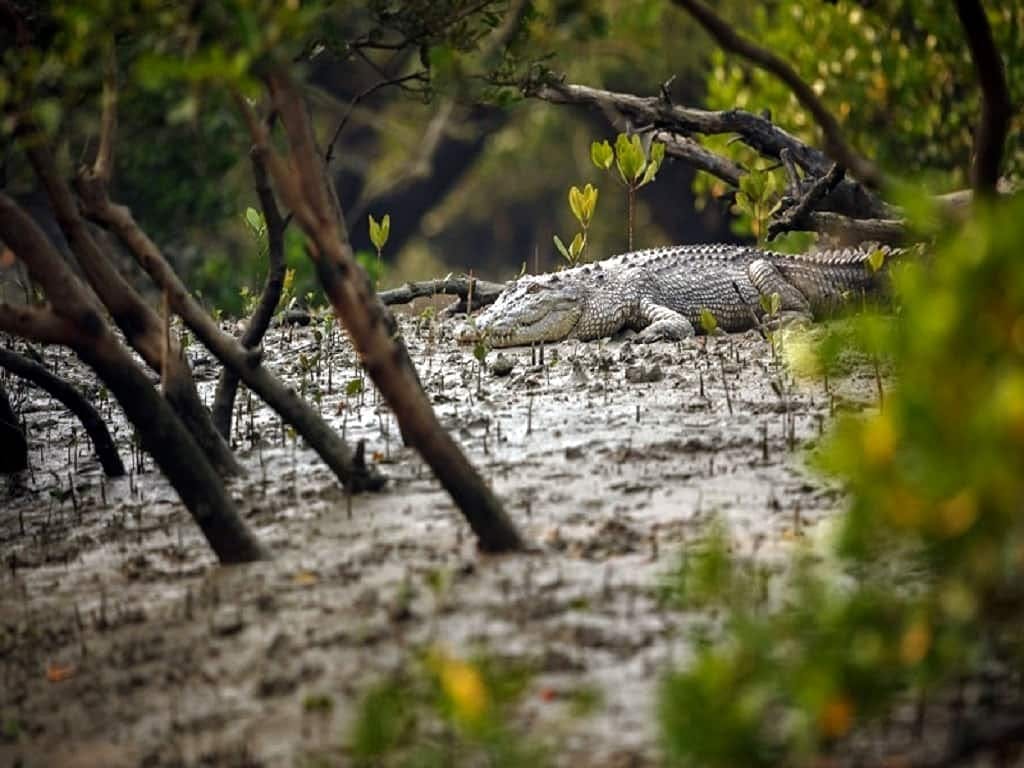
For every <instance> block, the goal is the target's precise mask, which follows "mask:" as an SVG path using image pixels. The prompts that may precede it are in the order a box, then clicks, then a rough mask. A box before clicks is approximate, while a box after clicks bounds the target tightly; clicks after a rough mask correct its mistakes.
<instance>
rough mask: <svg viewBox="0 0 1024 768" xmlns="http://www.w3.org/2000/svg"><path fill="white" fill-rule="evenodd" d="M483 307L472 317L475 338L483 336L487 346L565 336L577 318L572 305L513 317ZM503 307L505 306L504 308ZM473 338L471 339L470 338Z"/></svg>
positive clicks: (506, 345) (576, 308)
mask: <svg viewBox="0 0 1024 768" xmlns="http://www.w3.org/2000/svg"><path fill="white" fill-rule="evenodd" d="M490 309H492V307H488V308H487V309H486V310H484V311H483V312H482V313H481V314H480V316H479V317H478V318H477V321H476V329H477V330H476V334H475V338H479V337H480V336H485V337H486V339H487V343H488V345H489V346H491V347H518V346H523V345H527V344H535V343H537V342H541V341H545V342H551V341H561V340H562V339H565V338H568V337H569V336H570V335H571V334H572V332H573V330H574V329H575V328H576V324H577V323H578V322H579V319H580V314H581V310H580V308H579V307H578V306H575V305H560V306H556V307H553V308H551V309H549V310H548V311H547V312H545V313H543V314H542V315H541V316H539V317H535V316H534V317H525V316H521V317H516V316H515V315H510V314H508V313H507V312H502V313H501V314H502V315H503V316H501V317H497V316H496V315H498V314H499V313H497V312H489V310H490ZM505 309H506V310H507V308H505ZM470 340H475V339H470Z"/></svg>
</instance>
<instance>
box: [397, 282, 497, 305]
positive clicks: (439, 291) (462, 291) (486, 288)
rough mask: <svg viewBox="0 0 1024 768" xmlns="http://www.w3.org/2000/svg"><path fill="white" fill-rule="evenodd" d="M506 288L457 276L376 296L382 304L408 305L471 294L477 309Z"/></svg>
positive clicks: (410, 284)
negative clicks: (442, 297)
mask: <svg viewBox="0 0 1024 768" xmlns="http://www.w3.org/2000/svg"><path fill="white" fill-rule="evenodd" d="M506 287H507V286H506V285H505V284H504V283H492V282H490V281H488V280H477V279H476V278H474V277H467V276H465V275H459V276H458V277H446V278H443V279H441V280H423V281H420V282H414V283H406V284H405V285H402V286H399V287H398V288H392V289H391V290H389V291H381V292H380V293H379V294H377V295H378V296H379V297H380V300H381V302H382V303H383V304H408V303H409V302H411V301H413V300H414V299H421V298H425V297H433V296H458V297H459V298H460V299H462V300H463V301H465V299H466V298H467V297H468V296H469V295H470V294H471V293H472V295H473V308H474V309H479V308H480V307H482V306H485V305H486V304H493V303H494V302H495V301H497V299H498V296H500V295H501V293H502V292H503V291H504V290H505V288H506Z"/></svg>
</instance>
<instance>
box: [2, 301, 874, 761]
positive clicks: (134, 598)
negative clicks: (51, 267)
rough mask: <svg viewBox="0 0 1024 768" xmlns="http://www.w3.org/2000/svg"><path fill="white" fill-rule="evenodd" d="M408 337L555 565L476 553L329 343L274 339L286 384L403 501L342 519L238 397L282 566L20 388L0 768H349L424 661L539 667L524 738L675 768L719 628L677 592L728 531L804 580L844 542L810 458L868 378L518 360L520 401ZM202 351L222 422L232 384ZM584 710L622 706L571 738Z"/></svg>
mask: <svg viewBox="0 0 1024 768" xmlns="http://www.w3.org/2000/svg"><path fill="white" fill-rule="evenodd" d="M402 322H403V325H404V328H405V334H406V338H407V340H408V343H409V346H410V348H411V352H412V355H413V358H414V360H415V361H416V363H417V365H418V367H419V370H420V373H421V377H422V379H423V381H424V383H425V385H426V387H427V388H428V390H429V393H430V395H431V397H432V398H433V400H434V402H435V406H436V408H437V411H438V413H439V415H440V417H441V419H442V421H443V423H444V424H445V425H446V426H447V427H448V428H449V429H451V430H452V431H453V433H454V434H455V435H456V436H457V438H458V439H459V440H460V441H461V443H462V445H463V446H464V448H465V450H466V451H467V452H468V453H469V455H470V456H471V458H472V460H473V461H474V462H475V463H476V465H477V466H478V467H479V468H480V470H481V471H482V473H483V474H484V476H485V477H486V478H487V479H488V480H489V481H490V482H491V483H492V484H493V486H494V488H495V489H496V490H497V492H498V494H499V495H500V496H501V498H502V499H504V500H505V503H506V506H507V509H508V510H509V512H510V513H511V515H512V517H513V518H514V519H515V522H516V523H517V524H518V525H519V526H521V528H522V530H523V532H524V533H525V535H526V536H527V537H528V539H529V540H530V541H531V542H532V543H533V544H534V545H535V550H536V551H534V552H533V553H531V554H525V555H517V556H503V557H494V556H482V555H480V554H479V553H478V552H477V551H476V548H475V546H474V542H473V540H472V537H471V536H470V534H469V530H468V527H467V526H466V524H464V523H463V522H462V520H461V519H460V517H459V515H458V513H457V512H456V510H455V509H454V508H453V506H452V504H451V503H450V501H449V499H448V497H447V496H446V494H445V493H443V492H442V491H441V490H440V489H439V486H438V484H437V482H436V481H435V480H433V479H432V477H431V475H430V473H429V472H428V471H427V470H426V469H425V467H424V465H423V463H422V462H421V461H420V460H419V459H418V458H417V456H415V455H414V454H413V453H412V452H411V451H410V450H409V449H406V448H403V447H402V446H401V441H400V439H399V438H398V436H397V430H396V426H395V423H394V420H393V418H392V417H391V416H390V414H389V413H388V411H387V410H386V409H385V408H383V406H382V405H380V404H378V403H375V396H374V394H373V392H372V386H370V385H369V382H367V385H366V391H365V392H364V393H363V394H362V395H359V394H348V393H347V390H349V389H352V390H354V389H356V388H357V385H351V386H350V382H351V381H352V380H354V379H357V378H359V373H358V371H357V370H356V368H355V366H354V360H353V355H352V353H351V350H350V348H349V346H348V344H347V342H346V341H344V340H343V339H342V338H341V337H340V336H339V334H338V333H337V331H336V330H334V329H333V326H332V324H331V323H330V322H324V321H322V320H314V323H313V325H312V326H311V327H309V328H292V329H280V328H279V329H276V330H274V331H272V332H271V335H270V337H269V338H268V340H267V344H266V347H267V356H266V358H265V359H266V361H267V363H268V364H269V365H271V366H272V367H273V368H274V369H275V370H276V371H277V372H278V373H280V374H281V375H283V376H284V377H285V378H287V379H288V380H289V381H290V382H291V383H293V385H294V386H295V387H296V388H297V389H300V390H302V391H304V392H305V393H306V394H307V396H308V397H310V398H311V399H314V400H319V405H320V407H321V409H322V411H323V413H324V414H325V415H326V416H327V418H328V419H329V420H330V421H331V423H333V424H334V425H335V426H336V427H337V429H338V430H343V431H344V432H345V434H346V436H347V438H348V439H350V440H355V439H359V438H362V439H365V440H366V443H367V451H368V455H370V454H372V455H373V458H374V460H375V461H377V462H379V463H380V465H381V469H382V470H383V471H384V472H385V473H386V474H387V475H388V477H389V482H388V484H387V488H386V490H385V491H384V492H383V493H380V494H376V495H364V496H356V497H354V498H351V499H347V498H346V496H345V494H344V492H343V490H342V489H341V488H340V487H339V485H338V483H337V482H336V481H335V478H334V477H333V476H332V475H331V474H330V472H329V471H328V470H327V469H326V467H325V466H324V465H323V464H322V463H321V462H319V461H318V460H317V458H316V456H315V455H314V454H313V453H312V451H310V450H308V449H306V448H305V447H303V445H302V444H301V441H299V443H298V444H297V445H296V444H295V441H294V440H293V439H292V437H291V436H290V434H289V433H288V431H287V430H282V428H281V426H280V423H279V421H278V420H277V418H276V417H275V416H273V415H272V414H271V413H270V412H269V411H268V410H266V409H265V408H262V407H261V406H260V404H259V403H258V402H256V401H255V400H254V399H253V398H251V397H249V396H248V395H247V394H245V392H244V390H243V392H242V394H241V395H240V398H239V406H240V409H241V413H240V414H239V417H236V420H235V426H236V432H235V443H236V446H237V450H238V452H239V455H240V457H241V459H242V461H243V462H244V464H245V466H246V467H247V469H248V473H249V474H248V476H247V477H246V478H244V479H242V480H239V481H236V482H234V483H233V484H232V491H233V493H234V496H235V498H236V499H237V500H238V502H239V505H240V507H241V509H242V510H244V513H245V517H246V518H247V520H248V522H249V524H250V525H251V526H252V527H253V528H254V530H255V531H256V532H257V534H258V535H259V537H260V538H261V539H262V540H263V541H265V542H266V543H267V544H268V545H269V546H270V547H271V548H272V550H273V553H274V559H273V560H272V561H271V562H267V563H260V564H256V565H250V566H242V567H232V568H219V567H217V566H216V564H215V563H214V560H213V558H212V556H211V554H210V552H209V550H208V549H207V547H206V546H205V544H204V542H203V540H202V538H201V537H200V534H199V533H198V530H197V528H196V527H195V526H194V525H193V524H192V523H191V521H190V519H189V517H188V515H187V513H186V512H185V511H184V509H183V507H182V506H181V505H180V504H179V503H178V501H177V498H176V496H175V494H174V492H173V490H172V489H171V488H170V487H169V486H168V485H167V483H166V482H164V481H163V479H162V478H161V477H160V475H159V474H158V473H157V472H155V471H154V470H153V465H152V462H151V460H150V459H149V458H148V457H143V458H141V459H140V457H139V456H137V455H135V453H134V452H133V451H132V449H131V446H130V442H131V441H130V434H129V432H128V429H127V428H126V427H125V426H124V423H123V421H121V420H120V417H119V415H118V410H117V408H116V406H112V405H111V404H110V403H109V402H107V401H106V400H105V398H103V396H102V393H98V392H96V391H93V393H92V394H93V396H94V399H95V400H96V402H98V403H99V405H100V408H101V409H102V411H103V412H104V413H105V414H110V418H111V423H112V424H114V425H115V426H116V430H117V437H118V441H119V444H120V445H121V447H122V450H123V455H124V456H125V459H126V462H128V463H129V464H131V465H132V466H133V468H134V471H133V474H132V477H130V478H125V479H121V480H116V481H109V480H105V479H104V478H103V477H102V475H101V473H100V470H99V467H98V465H97V463H96V461H95V459H94V458H93V456H92V451H91V448H90V446H89V445H88V444H87V443H86V442H85V441H84V440H83V438H82V435H81V429H80V428H78V429H76V424H75V423H74V422H73V421H72V420H71V419H70V418H69V416H68V414H66V413H65V412H63V411H62V409H61V408H60V407H59V406H58V405H57V404H56V403H54V402H52V401H50V400H48V399H46V398H44V397H40V396H39V395H38V394H36V393H35V392H34V391H27V390H26V391H23V390H21V388H20V386H19V385H18V384H17V383H16V382H13V381H12V382H9V384H8V386H9V387H10V389H11V390H12V392H13V393H14V399H15V401H16V402H17V404H19V405H20V408H21V409H22V411H23V412H24V414H25V419H26V421H27V423H28V428H29V432H30V441H31V444H32V449H31V455H32V465H33V469H32V471H31V472H30V473H23V475H21V476H19V477H17V478H13V479H10V480H7V479H4V480H2V481H0V482H2V483H3V484H4V485H0V493H2V494H3V497H2V512H0V552H2V555H3V571H2V576H0V724H2V728H0V765H16V764H18V765H25V766H50V765H77V766H85V765H106V766H121V765H126V766H127V765H200V764H202V765H266V766H294V765H305V764H310V763H309V762H307V761H310V760H312V759H314V758H317V759H325V760H326V762H327V764H335V765H344V764H346V760H347V758H346V751H345V745H346V740H347V733H348V732H349V727H350V722H351V720H352V716H353V712H354V709H355V705H356V702H357V701H358V698H359V696H360V694H361V692H362V691H364V690H365V689H366V687H367V686H368V685H370V684H372V683H374V682H375V681H377V680H379V679H381V678H382V676H383V675H385V674H386V673H388V672H389V671H390V670H393V669H395V668H396V666H398V665H399V664H400V663H401V661H402V660H403V659H404V658H407V657H408V656H409V654H410V653H411V652H412V651H413V650H414V649H416V648H422V647H425V646H429V645H440V646H442V647H445V648H448V649H450V651H451V652H453V653H468V652H470V651H471V650H474V649H479V648H481V647H482V648H486V649H487V650H488V652H489V653H491V654H494V655H497V656H501V657H506V658H511V659H518V660H523V661H525V662H527V663H529V664H530V665H531V666H532V667H533V668H534V669H535V670H536V672H537V674H536V677H535V678H534V680H533V683H532V685H531V692H530V693H529V694H528V697H527V703H528V707H527V709H528V713H527V715H526V717H528V718H529V719H530V721H531V722H532V723H533V726H532V728H533V731H534V732H535V733H536V734H538V735H541V734H549V735H552V734H553V736H552V738H553V739H554V743H555V744H556V745H557V754H558V756H559V758H560V762H562V763H563V764H566V765H569V764H575V765H594V766H604V765H609V766H611V765H616V766H619V765H621V766H627V765H647V764H654V763H656V762H657V757H658V752H657V726H656V718H655V716H654V711H655V690H656V683H657V680H658V677H659V674H660V673H661V672H662V671H663V670H664V669H666V665H669V664H673V663H679V662H681V661H684V660H685V659H686V657H687V653H688V647H689V645H688V639H687V632H686V629H687V627H688V626H689V625H691V624H692V623H693V622H694V621H699V620H701V619H702V618H706V617H699V616H694V615H690V614H685V613H679V612H677V611H672V610H668V609H666V608H665V607H664V606H662V605H661V604H660V603H659V600H658V589H657V588H658V585H659V583H661V581H662V580H663V578H664V577H665V574H666V573H667V572H669V571H670V570H671V568H672V567H673V566H674V565H675V564H676V563H677V562H678V558H679V556H680V553H681V552H682V551H683V550H684V549H686V548H687V547H692V546H693V545H694V543H695V542H697V541H698V540H699V539H700V538H701V536H702V535H703V534H704V533H705V532H706V531H707V530H708V528H709V525H710V524H711V522H712V521H714V520H721V521H723V522H724V523H725V524H726V525H727V526H728V528H729V529H730V530H731V532H732V534H733V535H734V536H735V538H736V542H737V547H738V549H740V550H741V551H742V552H744V553H747V554H755V555H756V557H758V558H759V559H761V560H763V561H764V562H767V563H779V564H781V563H782V562H784V560H785V557H786V552H787V550H788V549H789V548H790V547H791V546H792V543H793V541H794V540H796V539H798V538H800V537H802V536H805V535H808V532H809V531H812V530H813V529H814V528H815V527H816V526H817V524H818V523H819V522H820V521H823V520H827V519H829V518H830V517H832V516H834V515H835V514H836V512H837V511H838V509H839V508H840V507H841V505H842V498H841V496H840V494H839V493H838V491H837V489H836V488H835V487H831V486H829V484H827V483H826V482H824V481H823V480H821V479H820V478H819V477H817V476H816V475H815V474H814V473H813V472H812V471H810V470H808V469H807V468H806V467H805V461H804V458H805V457H804V454H805V452H806V449H807V447H808V446H809V445H812V444H813V443H814V441H815V440H816V439H817V438H818V436H819V434H820V431H821V430H822V428H823V426H824V427H827V423H828V420H829V418H830V414H831V413H832V412H833V410H834V409H835V408H837V407H851V408H865V407H872V406H873V404H874V402H875V398H876V394H875V387H876V382H875V379H874V374H873V373H872V372H871V371H870V370H864V371H863V372H858V373H854V374H852V375H851V376H850V377H848V378H847V379H845V380H843V381H840V382H833V383H832V384H831V387H830V390H829V391H826V389H825V387H824V385H823V382H821V381H808V382H802V383H801V382H797V383H794V384H793V385H792V387H793V388H792V390H791V391H787V390H786V387H783V388H782V389H781V390H779V388H778V387H777V386H776V387H774V388H773V380H776V381H777V380H778V376H777V374H778V371H777V367H776V366H775V364H774V363H773V355H772V351H771V349H770V347H769V346H768V344H767V343H766V342H765V341H764V340H763V339H762V338H761V337H760V336H759V335H758V334H756V333H754V332H751V333H748V334H745V335H735V336H728V337H721V338H711V339H703V338H701V339H693V340H690V341H687V342H684V343H678V344H676V343H672V344H668V343H661V344H654V345H634V344H633V343H631V342H630V340H629V339H618V340H610V341H606V342H602V343H589V344H580V343H577V342H566V343H562V344H559V345H555V346H549V347H548V348H547V349H546V350H545V360H544V364H543V365H541V364H539V363H532V362H531V354H532V353H531V350H529V349H514V350H506V351H505V352H504V355H503V356H504V358H505V359H507V360H509V361H511V362H512V363H513V364H514V365H513V369H512V371H511V373H510V374H509V375H507V376H504V377H499V376H495V375H494V374H493V373H491V372H490V371H487V372H481V371H480V369H479V364H478V362H477V360H476V359H474V357H473V354H472V350H471V349H468V348H465V347H459V346H457V345H456V344H455V343H454V341H453V340H452V333H453V331H454V326H453V324H452V322H451V321H433V322H427V321H424V320H418V319H417V318H416V317H415V315H414V314H410V315H408V316H406V317H405V318H403V321H402ZM327 329H330V330H328V332H327V333H326V335H325V330H327ZM45 354H46V358H47V359H48V360H49V361H51V362H53V363H54V364H55V365H56V366H57V369H58V371H59V372H60V373H62V374H63V375H67V376H69V377H71V378H74V379H78V380H80V381H83V382H84V381H87V380H88V377H86V376H84V375H83V374H82V372H81V371H80V370H79V368H78V366H77V365H75V364H74V363H73V361H70V360H68V359H67V356H66V355H63V354H60V353H58V352H57V351H54V350H47V351H46V353H45ZM189 354H190V357H191V358H192V361H193V364H194V368H195V371H196V375H197V378H198V379H200V381H201V389H202V392H203V394H204V397H206V398H207V399H209V398H211V397H212V391H213V387H214V385H215V381H216V376H217V373H218V367H217V366H216V365H215V361H214V360H213V359H212V358H211V357H210V356H209V355H207V354H206V353H205V351H204V350H202V349H201V348H199V347H198V346H195V345H193V346H191V347H190V348H189ZM497 357H498V355H497V353H496V352H494V351H492V352H491V353H490V354H489V355H488V358H487V362H488V364H493V363H494V362H495V361H496V359H497ZM140 460H141V462H142V467H140V466H139V462H140ZM439 583H440V584H442V585H443V586H442V587H441V588H438V587H437V585H438V584H439ZM580 690H596V691H599V694H600V696H599V700H600V705H599V706H598V708H597V710H596V712H594V713H593V714H591V715H590V716H589V717H586V718H583V719H573V718H571V717H570V716H569V714H568V707H567V704H566V702H568V701H571V700H573V699H574V694H575V692H578V691H580ZM310 701H320V702H323V701H328V702H329V706H317V707H311V706H310V705H309V702H310ZM317 764H319V763H317Z"/></svg>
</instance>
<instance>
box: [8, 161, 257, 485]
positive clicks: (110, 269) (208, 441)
mask: <svg viewBox="0 0 1024 768" xmlns="http://www.w3.org/2000/svg"><path fill="white" fill-rule="evenodd" d="M26 151H27V153H28V156H29V159H30V160H31V162H32V166H33V168H35V171H36V174H37V175H38V176H39V179H40V180H41V181H42V182H43V185H44V186H45V187H46V191H47V193H48V194H49V197H50V202H51V204H52V205H53V209H54V213H55V214H56V216H57V221H58V222H59V224H60V227H61V230H62V231H63V232H64V235H65V237H66V238H67V240H68V244H69V245H70V246H71V250H72V252H73V253H74V254H75V257H76V259H77V260H78V263H79V265H80V266H81V267H82V271H83V272H84V273H85V275H86V278H87V279H88V281H89V284H90V285H91V286H92V288H93V290H94V291H95V292H96V295H97V296H99V298H100V301H102V302H103V304H104V305H105V306H106V307H107V310H108V311H109V312H110V315H111V317H112V318H113V319H114V322H115V323H117V326H118V327H119V328H120V329H121V331H122V332H123V333H124V336H125V339H126V340H127V341H128V343H129V344H130V345H131V346H132V348H133V349H135V350H136V351H137V352H138V353H139V355H140V356H141V357H142V359H143V360H145V361H146V364H147V365H148V366H149V367H150V368H151V369H153V370H154V371H156V372H157V373H160V374H161V377H162V379H163V390H164V396H165V397H166V398H167V400H168V402H169V403H170V404H171V406H172V407H173V408H174V410H175V411H176V412H177V413H178V415H179V416H181V418H182V420H183V421H184V422H185V424H186V425H187V426H188V428H189V431H190V432H191V433H192V435H193V436H194V437H195V439H196V441H197V442H198V443H199V444H200V446H201V447H202V448H203V452H204V453H206V455H207V456H208V457H209V458H210V461H211V462H213V465H214V467H215V468H216V469H217V471H218V472H220V473H221V474H224V475H240V474H243V469H242V465H241V464H239V463H238V460H237V459H236V458H235V456H234V454H233V453H232V452H231V449H230V448H229V447H228V445H227V443H226V442H225V441H224V440H223V439H222V438H221V436H220V433H219V432H217V430H216V429H215V428H214V426H213V421H212V420H211V418H210V413H209V411H207V409H206V408H205V407H204V406H203V404H202V401H201V400H200V399H199V393H198V391H197V390H196V385H195V381H194V379H193V378H192V369H191V368H190V367H189V365H188V361H187V360H185V357H184V353H183V351H182V349H181V347H180V346H179V345H178V342H177V340H176V339H173V338H170V339H169V338H168V337H167V334H166V333H165V329H164V327H163V321H162V320H161V319H160V318H159V317H158V316H157V314H156V312H154V311H153V310H152V309H151V308H150V307H149V306H148V305H147V304H146V303H145V302H144V301H143V300H142V298H141V297H140V296H139V295H138V293H136V291H135V289H134V288H132V287H131V285H130V284H129V283H128V281H126V280H125V279H124V278H123V277H122V276H121V274H120V273H119V272H118V271H117V270H116V269H115V268H114V266H113V264H112V263H111V261H110V259H109V258H108V257H107V255H106V254H105V253H104V252H103V250H102V249H101V248H100V247H99V244H98V243H97V242H96V239H95V238H94V237H93V236H92V234H91V233H90V232H89V229H88V226H87V224H86V222H85V220H84V219H83V218H82V216H81V214H80V213H79V211H78V206H77V204H76V203H75V200H74V197H73V196H72V194H71V190H70V188H69V187H68V186H67V184H65V183H64V180H63V179H62V178H61V176H60V173H59V171H58V170H57V167H56V164H55V163H54V160H53V155H52V153H51V152H50V151H49V150H48V149H47V148H46V147H45V146H36V145H34V146H32V147H29V148H28V149H27V150H26Z"/></svg>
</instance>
